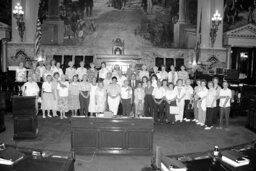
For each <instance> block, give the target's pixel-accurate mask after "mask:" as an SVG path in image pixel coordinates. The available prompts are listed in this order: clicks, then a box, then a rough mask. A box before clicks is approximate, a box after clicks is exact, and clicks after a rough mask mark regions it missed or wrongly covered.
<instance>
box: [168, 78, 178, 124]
mask: <svg viewBox="0 0 256 171" xmlns="http://www.w3.org/2000/svg"><path fill="white" fill-rule="evenodd" d="M176 99H177V92H176V91H175V90H174V84H173V83H170V84H169V89H168V90H167V91H166V93H165V114H166V117H167V121H168V122H170V123H171V124H174V122H175V115H174V113H172V111H170V107H171V106H177V103H176Z"/></svg>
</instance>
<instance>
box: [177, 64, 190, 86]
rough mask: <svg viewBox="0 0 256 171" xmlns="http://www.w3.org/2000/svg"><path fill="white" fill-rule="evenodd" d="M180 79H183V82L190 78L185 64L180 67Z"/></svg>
mask: <svg viewBox="0 0 256 171" xmlns="http://www.w3.org/2000/svg"><path fill="white" fill-rule="evenodd" d="M178 79H181V80H182V81H183V84H184V83H185V81H186V80H187V79H189V75H188V72H187V71H186V68H185V66H184V65H182V66H181V67H180V71H179V72H178Z"/></svg>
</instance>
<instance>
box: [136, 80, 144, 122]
mask: <svg viewBox="0 0 256 171" xmlns="http://www.w3.org/2000/svg"><path fill="white" fill-rule="evenodd" d="M144 98H145V92H144V89H143V87H142V84H141V82H138V86H137V88H136V89H135V91H134V104H135V116H136V117H138V116H139V115H145V113H144Z"/></svg>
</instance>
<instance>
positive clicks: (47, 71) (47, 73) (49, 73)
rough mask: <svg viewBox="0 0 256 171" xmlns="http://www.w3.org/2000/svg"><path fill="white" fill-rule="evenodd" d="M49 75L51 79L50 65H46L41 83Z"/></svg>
mask: <svg viewBox="0 0 256 171" xmlns="http://www.w3.org/2000/svg"><path fill="white" fill-rule="evenodd" d="M48 75H50V76H51V77H53V73H52V70H51V65H50V64H46V66H45V70H44V72H43V81H46V77H47V76H48Z"/></svg>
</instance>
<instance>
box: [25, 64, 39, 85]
mask: <svg viewBox="0 0 256 171" xmlns="http://www.w3.org/2000/svg"><path fill="white" fill-rule="evenodd" d="M28 76H30V77H32V78H33V80H34V81H35V82H40V70H39V69H38V68H37V62H33V63H32V68H30V70H29V71H28Z"/></svg>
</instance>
